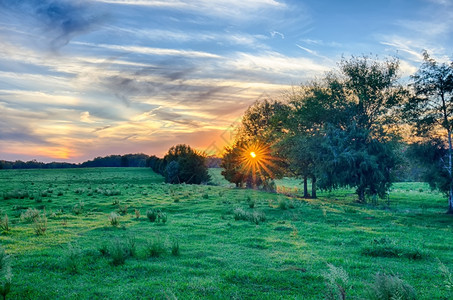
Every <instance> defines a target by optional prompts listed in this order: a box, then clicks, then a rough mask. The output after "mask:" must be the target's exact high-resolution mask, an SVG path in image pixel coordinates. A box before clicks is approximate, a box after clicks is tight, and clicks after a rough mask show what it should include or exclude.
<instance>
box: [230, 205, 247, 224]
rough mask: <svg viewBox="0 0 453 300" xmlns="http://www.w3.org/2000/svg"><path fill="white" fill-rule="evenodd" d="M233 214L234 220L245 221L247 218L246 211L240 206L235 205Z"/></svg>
mask: <svg viewBox="0 0 453 300" xmlns="http://www.w3.org/2000/svg"><path fill="white" fill-rule="evenodd" d="M233 215H234V219H235V220H236V221H239V220H244V221H246V220H247V219H248V213H247V212H246V211H245V210H243V209H242V208H240V207H237V208H235V209H234V211H233Z"/></svg>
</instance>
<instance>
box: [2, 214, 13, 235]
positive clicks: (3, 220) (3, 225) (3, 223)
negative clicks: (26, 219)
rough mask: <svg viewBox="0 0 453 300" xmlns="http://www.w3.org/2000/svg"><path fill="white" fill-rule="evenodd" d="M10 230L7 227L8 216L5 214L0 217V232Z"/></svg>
mask: <svg viewBox="0 0 453 300" xmlns="http://www.w3.org/2000/svg"><path fill="white" fill-rule="evenodd" d="M10 230H11V227H10V226H9V218H8V215H7V214H5V215H4V216H3V217H2V216H1V215H0V231H1V232H9V231H10Z"/></svg>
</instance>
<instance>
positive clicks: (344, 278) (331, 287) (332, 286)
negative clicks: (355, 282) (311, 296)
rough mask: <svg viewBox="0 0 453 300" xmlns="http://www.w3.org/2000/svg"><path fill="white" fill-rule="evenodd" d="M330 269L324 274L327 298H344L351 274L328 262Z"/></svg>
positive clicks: (342, 299) (341, 299) (331, 299)
mask: <svg viewBox="0 0 453 300" xmlns="http://www.w3.org/2000/svg"><path fill="white" fill-rule="evenodd" d="M327 267H328V268H329V270H328V271H327V272H325V273H324V274H323V277H324V280H325V283H326V299H329V300H337V299H340V300H344V299H346V293H347V290H348V289H349V283H348V282H349V276H348V273H346V271H345V270H344V269H343V268H341V267H335V266H334V265H332V264H327ZM389 299H390V298H389Z"/></svg>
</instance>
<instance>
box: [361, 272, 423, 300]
mask: <svg viewBox="0 0 453 300" xmlns="http://www.w3.org/2000/svg"><path fill="white" fill-rule="evenodd" d="M367 299H370V300H387V299H400V300H413V299H416V293H415V290H414V288H413V287H412V286H411V285H409V284H408V283H406V282H405V281H403V280H402V279H400V278H399V277H398V276H397V275H391V274H385V273H380V272H379V273H377V274H376V275H375V276H374V283H373V284H372V285H370V286H369V288H368V291H367Z"/></svg>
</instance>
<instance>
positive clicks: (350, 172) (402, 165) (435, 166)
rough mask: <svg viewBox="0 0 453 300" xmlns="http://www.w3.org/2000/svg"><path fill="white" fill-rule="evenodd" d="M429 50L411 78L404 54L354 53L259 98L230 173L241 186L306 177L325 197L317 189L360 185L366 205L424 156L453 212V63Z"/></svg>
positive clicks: (226, 160)
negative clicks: (405, 75)
mask: <svg viewBox="0 0 453 300" xmlns="http://www.w3.org/2000/svg"><path fill="white" fill-rule="evenodd" d="M423 56H424V61H423V63H422V64H421V66H420V68H419V70H418V71H417V72H416V73H415V74H414V75H412V76H411V77H410V83H409V84H405V85H403V84H401V83H400V81H399V79H400V77H399V61H398V59H395V58H387V59H385V60H379V59H377V58H370V57H367V56H363V57H352V58H350V59H342V60H341V62H340V63H339V67H338V69H337V70H334V71H331V72H329V73H327V74H326V75H325V76H324V77H322V78H320V79H316V80H313V81H311V82H309V83H307V84H303V85H301V86H299V87H295V88H293V89H292V90H291V91H289V92H287V93H286V94H285V95H284V96H283V97H282V99H279V100H273V99H267V100H263V101H258V102H256V103H255V104H254V105H252V106H251V107H249V108H248V110H247V111H246V112H245V114H244V116H243V118H242V122H241V125H240V126H239V128H238V131H237V135H236V139H235V142H234V144H233V146H231V147H227V148H226V149H225V154H224V156H223V161H222V165H221V166H222V167H223V168H224V170H223V172H222V174H223V175H224V176H225V178H226V179H227V180H229V181H230V182H233V183H235V184H236V185H237V186H244V185H247V186H251V185H252V184H253V185H255V186H262V187H264V188H269V187H271V188H272V182H273V180H274V179H276V178H281V177H282V176H297V177H300V178H301V180H302V181H303V183H304V196H305V197H309V196H311V197H316V190H317V189H318V188H321V189H324V190H332V189H336V188H340V187H354V188H355V189H356V194H357V197H358V201H359V202H362V203H363V202H366V201H367V200H368V199H370V198H371V199H376V198H377V197H384V196H385V195H386V193H387V192H388V191H389V188H390V186H391V184H392V182H394V181H395V180H396V179H398V178H397V176H398V174H401V171H402V170H403V171H404V170H406V171H407V170H408V168H407V162H410V164H412V166H415V163H414V162H415V161H416V162H417V163H416V166H417V168H419V170H420V176H421V177H422V179H423V180H425V181H427V182H429V183H430V185H431V186H432V187H433V188H437V189H439V190H440V191H442V192H444V193H445V194H446V195H447V196H448V199H449V200H448V203H449V212H450V213H453V198H452V197H453V176H452V171H453V161H452V138H451V134H452V125H453V118H452V114H453V98H452V94H453V63H450V64H447V63H438V62H436V61H435V60H434V59H432V58H431V57H430V56H429V55H428V53H426V52H424V53H423ZM257 145H259V146H257ZM253 149H255V150H253ZM256 149H260V151H261V152H262V153H261V158H260V157H258V156H257V155H256V154H255V151H256ZM252 150H253V151H252ZM252 152H253V157H250V155H251V154H250V153H252ZM247 164H248V165H252V166H254V170H252V168H250V167H246V165H247ZM308 182H311V184H312V189H311V191H312V194H311V195H308V188H307V185H308Z"/></svg>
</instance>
